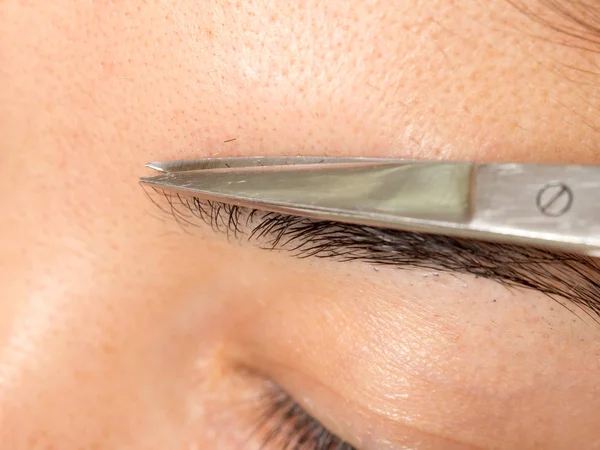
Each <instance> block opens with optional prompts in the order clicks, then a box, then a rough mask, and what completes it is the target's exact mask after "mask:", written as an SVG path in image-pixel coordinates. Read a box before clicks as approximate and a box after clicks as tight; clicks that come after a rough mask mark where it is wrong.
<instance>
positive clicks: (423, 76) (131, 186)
mask: <svg viewBox="0 0 600 450" xmlns="http://www.w3.org/2000/svg"><path fill="white" fill-rule="evenodd" d="M296 3H299V4H301V6H297V5H296V6H289V5H287V4H284V3H282V2H275V1H268V0H262V1H255V2H226V1H204V2H197V1H181V2H177V3H176V4H175V3H172V2H151V1H147V2H66V1H62V2H33V3H30V2H3V3H2V4H1V5H0V15H1V16H2V17H3V26H2V27H1V29H0V142H2V149H1V155H0V159H1V164H0V194H1V195H0V199H1V200H0V202H1V203H0V204H1V205H2V217H3V220H2V221H1V223H0V274H1V279H2V283H1V284H0V299H1V300H0V442H3V443H4V444H5V445H7V448H12V449H30V448H44V449H46V448H148V449H154V448H156V449H163V448H219V449H229V448H231V449H237V448H244V447H243V443H242V444H240V442H241V441H240V439H241V438H240V436H238V435H236V431H235V430H236V428H235V426H233V425H232V424H237V421H238V419H237V418H233V416H231V417H230V415H229V413H228V403H227V402H228V400H226V399H228V398H230V397H231V398H233V397H235V396H238V398H243V396H244V395H246V392H249V391H251V390H252V388H251V387H250V385H249V383H246V381H243V380H242V381H240V380H238V378H236V376H235V375H232V373H233V369H231V366H233V365H234V363H233V361H234V360H235V361H237V362H239V361H241V363H242V364H244V365H246V366H249V367H251V368H254V369H256V370H257V371H259V372H264V373H266V374H267V375H268V376H270V377H273V378H274V379H275V380H276V381H277V382H280V383H281V384H283V385H285V387H286V389H288V390H289V391H290V392H292V393H293V394H294V395H295V396H296V397H297V398H298V397H303V396H308V397H309V398H310V397H311V396H312V398H313V399H316V398H321V399H322V400H319V401H321V404H316V405H314V406H313V407H312V408H313V409H310V407H308V406H307V408H308V409H309V410H310V412H311V413H313V414H317V415H321V416H326V417H330V419H328V420H329V421H328V422H327V424H328V425H329V426H331V427H333V428H334V429H335V430H336V432H339V433H340V434H343V435H344V436H345V437H346V436H347V438H348V439H352V440H353V441H354V442H358V441H360V442H362V443H363V444H364V445H365V447H364V449H363V450H365V449H367V448H380V449H388V448H389V449H392V448H402V447H400V445H401V444H403V445H408V446H412V447H414V448H454V447H455V448H463V446H464V448H470V447H469V446H470V445H473V446H480V447H484V448H493V447H498V448H500V447H504V448H517V447H518V448H568V447H571V448H582V449H583V448H598V446H600V434H599V432H598V430H597V427H596V425H597V421H596V420H595V418H596V417H597V412H598V410H599V409H600V391H599V388H598V383H597V373H598V371H599V370H600V362H599V361H600V358H599V356H600V348H599V345H598V342H599V338H600V333H599V332H598V327H597V326H596V325H594V324H593V322H591V321H587V322H586V321H585V320H581V319H580V318H577V316H575V315H573V314H572V313H571V312H569V311H567V310H565V309H563V308H561V307H560V306H558V305H557V304H556V303H555V302H553V301H551V300H549V299H547V298H544V297H543V296H541V295H537V294H535V293H532V292H526V291H520V290H514V291H507V290H506V289H503V288H501V287H499V286H497V285H495V284H494V283H491V282H489V281H486V280H482V279H474V278H469V277H466V276H461V277H459V278H456V277H450V276H444V275H437V274H430V273H424V272H420V271H409V272H407V271H398V270H392V269H381V270H379V271H378V272H376V271H375V270H374V269H373V268H371V267H368V266H362V265H358V264H355V265H340V264H336V263H332V262H324V261H308V260H305V261H296V260H293V259H292V258H290V257H289V256H288V255H285V254H282V253H278V254H269V253H266V252H262V251H259V250H257V249H254V248H252V247H251V246H248V245H241V246H240V245H238V244H236V243H229V242H227V241H226V239H224V238H223V237H220V236H218V235H215V234H213V233H212V232H211V231H210V230H206V229H204V228H202V227H199V228H198V230H196V231H195V232H194V233H193V234H191V235H190V234H186V233H183V232H182V231H181V229H180V228H179V227H178V226H177V225H176V224H174V223H173V221H169V220H162V219H161V216H160V215H159V214H158V212H157V211H156V210H155V209H154V207H153V206H152V205H151V203H150V202H149V201H148V199H147V198H146V196H145V195H144V193H143V191H142V190H141V189H140V187H139V186H138V183H137V178H138V177H139V176H141V175H144V174H145V173H146V172H145V171H144V170H143V164H144V163H145V162H147V161H151V160H166V159H177V158H191V157H204V156H231V155H258V154H328V155H366V156H399V157H405V156H409V157H420V158H443V159H474V160H513V161H537V162H541V161H548V162H578V163H597V162H598V160H599V159H600V156H599V155H598V151H597V147H596V145H595V143H596V142H597V138H598V135H597V126H598V117H599V115H598V106H599V102H600V100H599V97H598V88H597V81H598V80H597V79H596V76H595V75H594V74H593V72H594V68H595V65H594V64H595V55H594V54H593V53H592V52H590V51H588V50H586V49H583V48H580V47H581V45H579V44H580V43H579V42H578V41H577V40H576V39H574V38H568V37H566V36H565V35H561V34H560V33H558V32H556V31H552V30H551V29H549V28H547V27H544V26H542V25H538V24H536V23H535V22H534V21H532V20H530V19H529V18H528V17H526V16H525V15H523V14H522V13H520V12H519V11H518V10H517V9H515V8H514V7H513V6H511V5H510V4H509V2H506V3H505V2H502V1H498V2H487V3H486V2H479V1H461V2H454V1H450V0H438V1H422V2H416V1H395V2H389V1H366V0H365V1H354V2H345V1H329V2H317V1H305V2H296ZM531 7H532V8H533V9H534V10H535V9H536V8H537V4H534V5H531ZM308 280H310V281H308ZM318 311H319V312H320V313H317V312H318ZM579 315H580V316H585V314H579ZM332 348H333V349H335V351H332ZM357 361H360V362H361V363H360V364H357ZM317 387H318V388H317ZM342 399H344V400H342ZM344 401H345V402H350V404H351V405H353V407H352V408H347V407H345V406H341V405H347V403H344ZM238 409H239V408H238ZM348 410H351V411H359V412H352V413H350V412H348ZM324 420H325V419H324ZM223 430H228V431H227V433H221V431H223ZM232 430H233V431H232ZM357 430H358V431H357ZM241 433H242V432H240V434H241ZM192 445H196V446H197V447H192ZM394 445H397V446H396V447H395V446H394ZM453 446H454V447H453Z"/></svg>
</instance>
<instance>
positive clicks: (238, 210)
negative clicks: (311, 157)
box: [147, 188, 600, 323]
mask: <svg viewBox="0 0 600 450" xmlns="http://www.w3.org/2000/svg"><path fill="white" fill-rule="evenodd" d="M153 189H154V191H155V192H157V193H159V194H160V195H161V197H163V198H164V199H165V200H166V202H167V204H168V205H169V207H168V209H165V208H164V207H163V206H162V205H160V204H159V203H158V202H156V201H154V199H152V197H150V198H151V199H152V200H153V202H154V203H155V204H156V205H157V206H159V208H161V210H163V211H166V212H168V213H169V214H170V215H172V216H173V217H174V218H175V219H176V220H177V222H178V223H179V224H180V225H182V227H183V228H184V229H185V228H186V227H188V226H190V225H191V226H198V220H196V219H200V220H201V221H203V222H205V223H206V224H208V225H210V226H211V227H212V228H213V229H214V230H215V231H217V232H223V233H226V234H227V235H228V236H230V237H235V238H236V239H247V240H249V241H251V242H253V243H255V244H258V246H259V247H261V248H265V249H268V250H278V249H279V250H285V251H288V252H290V253H291V254H292V255H293V256H295V257H299V258H308V257H315V258H329V259H333V260H336V261H340V262H347V261H360V262H365V263H369V264H374V265H385V266H394V267H400V268H421V269H430V270H438V271H442V272H451V273H461V274H469V275H474V276H476V277H483V278H487V279H490V280H493V281H496V282H498V283H501V284H502V285H505V286H507V287H521V288H528V289H534V290H536V291H539V292H542V293H543V294H545V295H548V296H549V297H551V298H552V299H554V300H556V301H557V302H558V303H559V304H561V305H562V306H564V307H566V308H567V309H569V310H570V311H572V312H573V309H572V307H573V306H575V307H576V308H579V309H581V310H582V311H584V312H585V313H586V314H587V315H589V316H590V317H592V319H593V320H594V321H595V322H597V323H600V264H599V263H598V261H597V260H595V259H593V258H590V257H588V256H584V255H579V254H572V253H562V252H561V253H559V252H553V251H550V250H546V249H540V248H534V247H528V246H520V245H512V244H501V243H492V242H485V241H477V240H471V239H461V238H454V237H449V236H442V235H435V234H425V233H418V232H411V231H399V230H390V229H382V228H376V227H369V226H363V225H356V224H348V223H341V222H332V221H324V220H313V219H308V218H305V217H297V216H291V215H286V214H280V213H272V212H264V211H258V210H252V209H248V208H244V207H239V206H235V205H229V204H224V203H219V202H212V201H205V200H201V199H199V198H197V197H186V196H181V195H179V194H172V193H169V192H166V191H162V190H159V189H156V188H153ZM147 193H148V192H147Z"/></svg>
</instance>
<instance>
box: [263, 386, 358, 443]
mask: <svg viewBox="0 0 600 450" xmlns="http://www.w3.org/2000/svg"><path fill="white" fill-rule="evenodd" d="M262 404H263V406H262V408H261V409H262V411H261V417H260V420H259V422H258V424H257V426H256V428H255V430H256V434H257V435H258V436H259V437H260V440H261V444H262V445H261V449H263V448H267V446H268V445H271V444H273V445H277V448H278V450H279V449H280V450H356V448H355V447H353V446H351V445H350V444H348V443H347V442H345V441H344V440H342V439H341V438H339V437H338V436H336V435H334V434H333V433H331V432H330V431H329V430H328V429H327V428H325V427H324V426H323V425H322V424H321V423H320V422H319V421H318V420H316V419H315V418H313V417H312V416H310V415H309V414H308V413H307V412H306V411H305V410H304V409H303V408H302V407H301V406H300V405H299V404H298V403H297V402H296V401H295V400H294V399H293V398H292V397H291V396H290V395H289V394H287V393H286V392H285V391H283V390H282V389H281V388H279V387H276V386H271V387H270V388H269V389H268V391H267V392H266V394H265V397H264V399H263V402H262Z"/></svg>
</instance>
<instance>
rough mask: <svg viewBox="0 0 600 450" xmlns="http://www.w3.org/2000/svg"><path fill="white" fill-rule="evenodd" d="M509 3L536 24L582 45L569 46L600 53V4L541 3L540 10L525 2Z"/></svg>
mask: <svg viewBox="0 0 600 450" xmlns="http://www.w3.org/2000/svg"><path fill="white" fill-rule="evenodd" d="M507 1H508V3H510V4H511V5H512V6H514V7H515V8H516V9H517V10H519V11H520V12H522V13H523V14H524V15H525V16H527V17H529V18H530V19H532V20H534V21H535V22H537V23H540V24H542V25H544V26H546V27H548V28H549V29H551V30H553V31H556V32H558V33H561V34H563V35H565V36H568V37H570V38H575V39H576V40H578V41H579V42H580V43H581V44H579V45H577V44H576V45H573V44H569V45H571V46H576V47H581V48H584V49H586V50H589V51H592V52H594V53H598V52H600V4H599V3H598V2H597V1H595V0H538V1H537V4H538V7H537V8H536V7H535V6H531V5H530V3H531V2H525V1H523V0H507ZM585 44H591V45H592V46H591V47H588V46H586V45H585Z"/></svg>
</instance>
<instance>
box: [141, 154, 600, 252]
mask: <svg viewBox="0 0 600 450" xmlns="http://www.w3.org/2000/svg"><path fill="white" fill-rule="evenodd" d="M147 167H149V168H151V169H154V170H156V171H158V172H159V173H158V174H156V175H154V176H149V177H143V178H140V182H141V183H142V184H145V185H150V186H153V187H155V188H158V189H161V190H164V191H167V192H174V193H177V194H179V195H188V196H194V197H198V198H199V199H202V200H211V201H216V202H222V203H228V204H234V205H239V206H243V207H249V208H253V209H258V210H263V211H269V212H277V213H283V214H289V215H295V216H304V217H308V218H311V219H316V220H328V221H338V222H347V223H353V224H358V225H364V226H372V227H381V228H388V229H397V230H406V231H414V232H423V233H434V234H442V235H447V236H454V237H462V238H469V239H478V240H484V241H493V242H503V243H510V244H518V245H531V246H536V247H549V248H554V249H557V250H560V251H567V252H576V253H583V254H586V255H590V256H600V166H577V165H538V164H514V163H496V164H479V163H474V162H441V161H422V160H409V159H394V158H336V157H315V156H290V157H285V156H284V157H258V156H257V157H237V158H207V159H195V160H182V161H168V162H152V163H149V164H147Z"/></svg>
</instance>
